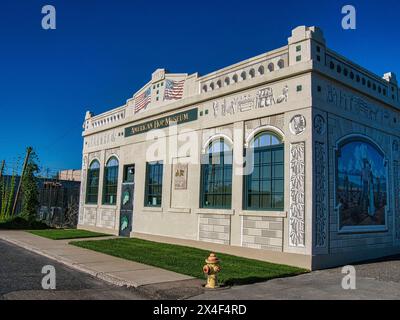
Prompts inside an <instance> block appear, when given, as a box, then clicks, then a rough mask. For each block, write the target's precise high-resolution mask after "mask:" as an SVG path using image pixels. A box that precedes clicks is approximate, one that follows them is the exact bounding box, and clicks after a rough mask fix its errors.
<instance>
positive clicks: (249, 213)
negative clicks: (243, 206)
mask: <svg viewBox="0 0 400 320" xmlns="http://www.w3.org/2000/svg"><path fill="white" fill-rule="evenodd" d="M239 215H240V216H253V217H271V218H287V212H286V211H257V210H242V211H240V212H239Z"/></svg>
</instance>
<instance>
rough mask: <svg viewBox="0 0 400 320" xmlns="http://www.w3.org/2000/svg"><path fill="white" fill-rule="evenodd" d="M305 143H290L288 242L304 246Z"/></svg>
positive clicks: (296, 245) (291, 244)
mask: <svg viewBox="0 0 400 320" xmlns="http://www.w3.org/2000/svg"><path fill="white" fill-rule="evenodd" d="M304 151H305V143H304V142H298V143H293V144H291V145H290V208H289V244H290V246H294V247H304V246H305V202H304V201H305V198H304V197H305V153H304Z"/></svg>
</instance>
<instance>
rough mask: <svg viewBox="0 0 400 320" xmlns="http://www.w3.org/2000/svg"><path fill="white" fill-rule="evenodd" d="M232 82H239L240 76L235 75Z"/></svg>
mask: <svg viewBox="0 0 400 320" xmlns="http://www.w3.org/2000/svg"><path fill="white" fill-rule="evenodd" d="M232 80H233V82H234V83H236V82H238V76H237V74H234V75H233V77H232Z"/></svg>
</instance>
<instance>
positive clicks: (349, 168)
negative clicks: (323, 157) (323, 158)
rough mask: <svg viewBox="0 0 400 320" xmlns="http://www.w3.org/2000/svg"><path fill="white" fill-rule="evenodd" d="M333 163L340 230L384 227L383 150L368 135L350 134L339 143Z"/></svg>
mask: <svg viewBox="0 0 400 320" xmlns="http://www.w3.org/2000/svg"><path fill="white" fill-rule="evenodd" d="M335 163H336V165H335V175H336V177H335V178H336V183H335V187H336V191H335V195H336V208H337V209H338V213H339V228H340V230H341V231H350V232H351V231H365V230H383V229H385V228H386V227H385V226H386V223H387V205H388V199H389V196H390V195H389V193H388V192H389V191H388V190H389V189H388V187H389V186H388V162H387V160H386V158H385V154H384V153H383V150H381V149H380V147H379V146H378V145H377V144H376V143H375V142H373V141H371V140H369V139H368V138H367V137H364V136H358V135H352V136H350V137H347V138H345V139H343V140H342V141H340V142H339V143H338V147H337V149H336V161H335Z"/></svg>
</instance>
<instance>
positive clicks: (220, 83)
mask: <svg viewBox="0 0 400 320" xmlns="http://www.w3.org/2000/svg"><path fill="white" fill-rule="evenodd" d="M221 87H222V82H221V80H218V81H217V88H218V89H219V88H221Z"/></svg>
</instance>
